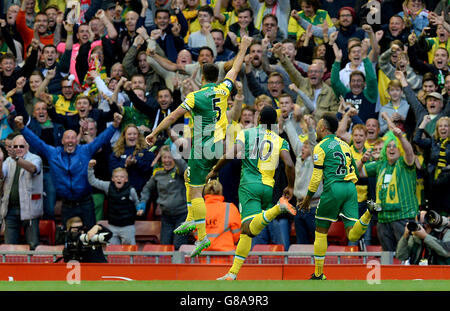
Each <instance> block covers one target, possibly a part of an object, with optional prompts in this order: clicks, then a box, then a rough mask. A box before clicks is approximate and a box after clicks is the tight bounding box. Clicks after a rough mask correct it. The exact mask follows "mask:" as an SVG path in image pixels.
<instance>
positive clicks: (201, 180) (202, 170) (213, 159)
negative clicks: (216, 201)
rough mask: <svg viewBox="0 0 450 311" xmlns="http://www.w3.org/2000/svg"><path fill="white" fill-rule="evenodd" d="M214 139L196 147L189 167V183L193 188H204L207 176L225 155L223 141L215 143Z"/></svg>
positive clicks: (193, 149)
mask: <svg viewBox="0 0 450 311" xmlns="http://www.w3.org/2000/svg"><path fill="white" fill-rule="evenodd" d="M213 141H214V137H212V138H210V139H208V140H206V141H205V142H202V143H201V144H198V145H194V146H192V148H191V154H190V157H189V160H188V167H187V182H188V184H189V185H190V186H192V187H199V186H204V185H205V184H206V180H205V178H206V176H207V175H208V174H209V172H210V171H211V170H212V168H213V167H214V165H216V163H217V162H218V161H219V159H220V158H221V157H222V155H223V141H219V142H216V143H214V142H213Z"/></svg>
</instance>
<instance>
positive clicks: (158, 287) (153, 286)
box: [0, 280, 450, 292]
mask: <svg viewBox="0 0 450 311" xmlns="http://www.w3.org/2000/svg"><path fill="white" fill-rule="evenodd" d="M449 289H450V280H409V281H404V280H402V281H400V280H386V281H383V280H382V281H381V283H380V284H372V285H371V284H368V283H367V282H366V281H333V280H326V281H309V280H307V281H233V282H230V281H81V283H80V284H73V285H70V284H68V283H67V282H62V281H15V282H5V281H0V291H262V292H263V291H268V290H269V291H448V290H449Z"/></svg>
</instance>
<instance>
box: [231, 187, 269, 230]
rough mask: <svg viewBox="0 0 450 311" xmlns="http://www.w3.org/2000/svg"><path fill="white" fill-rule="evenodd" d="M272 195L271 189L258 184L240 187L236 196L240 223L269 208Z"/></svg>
mask: <svg viewBox="0 0 450 311" xmlns="http://www.w3.org/2000/svg"><path fill="white" fill-rule="evenodd" d="M272 194H273V188H272V187H270V186H267V185H263V184H259V183H254V184H246V185H240V186H239V190H238V195H239V212H240V213H241V220H242V222H244V221H245V220H246V218H247V219H251V218H253V217H252V216H255V215H257V214H259V213H261V211H263V210H264V211H265V210H266V209H268V208H271V207H272V205H273V204H272Z"/></svg>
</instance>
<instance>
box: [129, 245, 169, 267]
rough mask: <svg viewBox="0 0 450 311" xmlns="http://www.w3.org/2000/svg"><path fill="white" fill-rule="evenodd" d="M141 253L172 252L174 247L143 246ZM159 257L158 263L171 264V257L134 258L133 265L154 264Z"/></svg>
mask: <svg viewBox="0 0 450 311" xmlns="http://www.w3.org/2000/svg"><path fill="white" fill-rule="evenodd" d="M141 251H142V252H173V251H175V246H174V245H173V244H145V245H144V247H143V248H142V250H141ZM157 257H159V260H158V263H172V256H170V255H167V256H135V257H134V263H156V258H157Z"/></svg>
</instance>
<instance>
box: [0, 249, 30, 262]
mask: <svg viewBox="0 0 450 311" xmlns="http://www.w3.org/2000/svg"><path fill="white" fill-rule="evenodd" d="M29 250H30V245H28V244H0V253H2V251H29ZM4 256H5V257H4V258H2V260H1V262H14V263H17V262H28V256H27V255H4ZM2 257H3V255H2ZM3 260H4V261H3Z"/></svg>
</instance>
